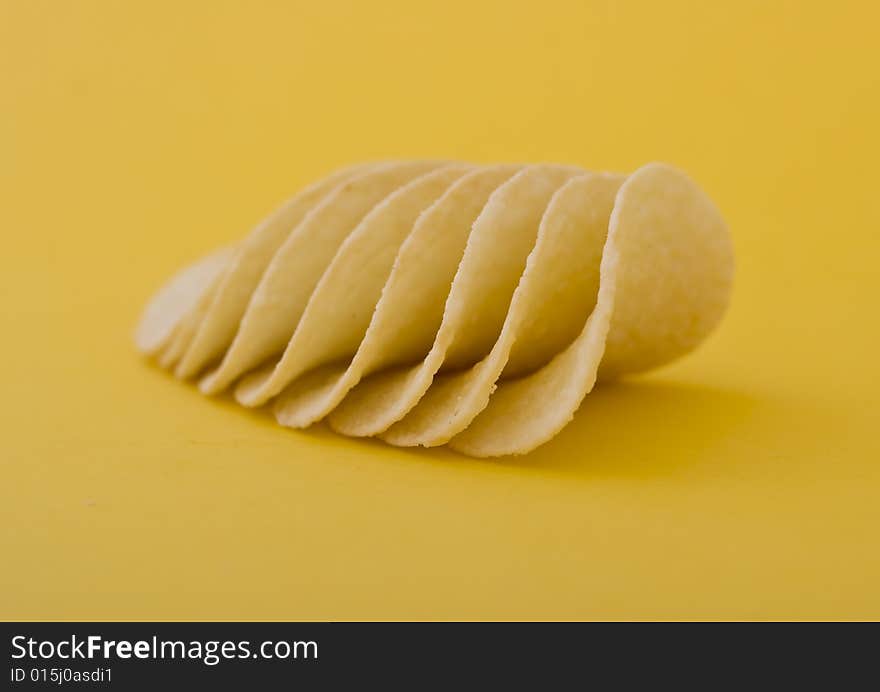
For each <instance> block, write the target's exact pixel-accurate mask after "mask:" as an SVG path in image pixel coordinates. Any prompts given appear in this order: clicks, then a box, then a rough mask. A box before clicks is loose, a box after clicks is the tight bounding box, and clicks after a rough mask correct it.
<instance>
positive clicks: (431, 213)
mask: <svg viewBox="0 0 880 692" xmlns="http://www.w3.org/2000/svg"><path fill="white" fill-rule="evenodd" d="M518 169H519V167H518V166H512V165H506V166H490V167H486V168H483V169H478V170H475V171H473V172H471V173H469V174H467V175H465V176H464V177H462V178H460V179H459V180H458V181H456V182H455V183H454V184H453V185H452V186H451V187H450V188H449V189H448V190H447V191H446V192H445V193H444V194H443V195H442V196H441V197H440V198H439V199H438V200H437V201H435V202H434V204H432V205H431V206H430V207H429V208H428V209H426V210H425V211H424V213H422V215H421V216H419V218H418V220H417V221H416V223H415V226H414V227H413V230H412V232H411V233H410V234H409V236H407V238H406V240H405V241H404V243H403V245H402V246H401V248H400V251H399V252H398V253H397V257H396V258H395V260H394V266H393V268H392V270H391V275H390V277H389V278H388V282H387V283H386V284H385V287H384V288H383V289H382V296H381V298H380V299H379V303H378V305H377V306H376V310H375V312H374V313H373V316H372V318H371V320H370V325H369V327H368V328H367V332H366V334H365V335H364V338H363V340H362V341H361V342H360V345H359V346H358V350H357V353H355V355H354V358H352V360H351V362H350V363H348V364H342V365H338V366H332V365H331V366H328V367H326V368H322V369H320V370H316V371H314V372H312V373H309V374H308V375H304V376H303V377H301V378H299V379H298V380H296V381H294V382H293V383H292V384H291V385H290V386H289V387H288V388H287V389H285V391H284V392H282V394H281V395H279V397H278V399H277V401H276V405H275V415H276V417H277V418H278V420H279V421H280V422H282V423H283V424H284V425H288V426H293V427H304V426H306V425H310V424H311V423H313V422H315V421H317V420H320V419H321V418H323V417H324V416H325V415H327V414H328V413H329V412H330V411H332V410H333V409H334V408H335V407H336V406H337V405H338V404H339V403H340V402H341V401H342V399H343V397H344V396H345V395H346V394H347V393H348V392H349V391H350V390H351V388H352V387H354V386H355V385H356V384H357V383H358V382H359V381H360V379H361V378H362V377H363V376H364V375H367V374H369V373H372V372H375V371H378V370H380V369H382V368H386V367H389V366H395V365H403V364H409V363H412V362H415V361H419V360H422V359H423V358H424V357H425V356H426V355H427V353H428V350H429V349H430V348H431V344H432V342H433V340H434V335H435V334H436V333H437V329H438V328H439V327H440V322H441V321H442V319H443V306H444V304H445V303H446V297H447V295H448V294H449V286H450V284H451V283H452V279H453V278H454V277H455V271H456V269H457V268H458V265H459V263H460V262H461V257H462V254H463V253H464V247H465V244H466V243H467V239H468V235H469V234H470V230H471V226H472V224H473V222H474V221H475V220H476V218H477V216H478V215H479V213H480V211H482V209H483V206H484V205H485V204H486V201H487V200H488V198H489V195H490V194H491V193H492V192H493V191H494V190H495V189H496V188H497V187H498V186H499V185H501V184H502V183H503V182H504V181H505V180H507V179H508V178H510V177H511V176H512V175H513V174H514V173H516V171H517V170H518ZM337 423H338V421H337ZM343 424H344V423H343Z"/></svg>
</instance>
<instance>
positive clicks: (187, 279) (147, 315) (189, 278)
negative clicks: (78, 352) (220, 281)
mask: <svg viewBox="0 0 880 692" xmlns="http://www.w3.org/2000/svg"><path fill="white" fill-rule="evenodd" d="M232 254H233V251H232V248H223V249H221V250H217V251H216V252H212V253H211V254H210V255H207V256H206V257H203V258H202V259H200V260H198V261H197V262H194V263H193V264H191V265H189V266H187V267H185V268H183V269H181V270H180V271H179V272H178V273H177V274H175V275H174V276H173V277H172V278H171V279H170V280H169V281H167V282H166V283H165V285H164V286H162V288H160V289H159V291H157V292H156V294H155V295H154V296H153V297H152V298H151V299H150V302H149V303H147V307H146V308H145V309H144V312H143V314H142V316H141V319H140V321H139V322H138V326H137V328H136V330H135V336H134V342H135V346H137V348H138V350H139V351H141V353H144V354H145V355H156V354H158V353H159V352H160V351H162V350H163V349H165V348H166V347H167V346H168V345H169V343H170V342H171V340H172V339H173V336H174V333H175V331H176V329H177V328H178V327H179V325H180V322H181V320H183V318H184V317H185V316H186V315H187V314H189V313H190V311H192V310H193V309H194V308H195V306H196V304H197V303H198V302H199V301H200V300H202V299H203V296H204V295H205V293H206V292H207V291H209V290H210V288H211V286H212V285H213V284H214V282H215V280H216V279H217V277H218V276H220V274H221V273H222V272H223V270H224V269H225V268H226V267H227V266H228V265H229V261H230V259H231V257H232Z"/></svg>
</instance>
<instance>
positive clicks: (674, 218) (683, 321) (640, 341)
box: [450, 164, 733, 457]
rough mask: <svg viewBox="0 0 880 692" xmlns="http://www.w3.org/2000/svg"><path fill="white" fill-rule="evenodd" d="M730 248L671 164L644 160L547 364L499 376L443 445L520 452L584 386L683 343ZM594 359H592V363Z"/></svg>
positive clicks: (681, 348)
mask: <svg viewBox="0 0 880 692" xmlns="http://www.w3.org/2000/svg"><path fill="white" fill-rule="evenodd" d="M732 280H733V250H732V246H731V243H730V237H729V235H728V232H727V228H726V226H725V224H724V221H723V219H722V218H721V215H720V214H719V213H718V210H717V209H716V208H715V206H714V205H713V204H712V202H711V201H710V200H709V199H708V197H706V195H705V194H703V192H702V191H701V190H700V189H699V188H698V187H697V186H696V185H695V184H694V183H693V182H692V181H691V180H690V179H689V178H687V176H685V175H684V174H683V173H681V172H680V171H677V170H676V169H674V168H672V167H670V166H666V165H663V164H650V165H648V166H644V167H643V168H640V169H639V170H638V171H636V172H635V173H634V174H633V175H632V176H630V177H629V178H628V179H627V181H626V182H625V183H624V184H623V186H622V187H621V189H620V191H619V192H618V194H617V198H616V200H615V205H614V211H613V212H612V215H611V221H610V227H609V232H608V239H607V241H606V245H605V249H604V253H603V256H602V263H601V269H600V286H599V294H598V300H597V303H596V308H595V309H594V310H593V312H592V314H591V315H590V317H589V319H588V320H587V322H586V324H585V326H584V329H583V331H582V332H581V334H580V336H578V338H577V339H576V340H575V341H574V342H573V343H572V344H571V345H570V346H569V347H568V348H567V349H566V350H565V351H563V352H562V353H561V354H559V355H558V356H557V357H556V358H554V359H553V360H552V361H551V362H550V363H549V364H548V365H547V366H545V367H544V368H541V369H540V370H538V371H537V372H535V373H534V374H532V375H529V376H527V377H524V378H522V379H519V380H514V381H511V382H503V383H501V384H500V385H499V387H498V389H497V391H496V392H495V393H494V394H493V396H492V398H491V399H490V401H489V404H488V406H487V407H486V408H485V409H484V410H483V412H482V413H481V414H480V415H479V416H477V417H476V419H474V421H473V422H472V423H471V425H470V426H469V427H468V428H467V429H466V430H464V431H463V432H461V433H459V434H458V435H457V436H456V437H454V438H453V439H452V441H451V442H450V446H451V447H452V448H453V449H456V450H458V451H460V452H463V453H465V454H469V455H472V456H480V457H486V456H500V455H505V454H525V453H526V452H529V451H531V450H532V449H534V448H535V447H537V446H539V445H541V444H543V443H544V442H546V441H547V440H549V439H551V438H552V437H553V436H554V435H556V434H557V433H558V432H559V431H560V430H561V429H562V428H563V427H564V426H565V425H566V424H567V423H568V422H569V421H570V420H571V418H572V417H573V416H574V413H575V411H576V410H577V408H578V407H579V406H580V404H581V401H582V400H583V398H584V396H586V395H587V394H588V393H589V391H590V390H591V389H592V387H593V385H594V383H595V381H596V376H597V371H598V372H600V373H602V374H603V376H608V377H614V376H617V375H620V374H623V373H626V372H634V371H638V370H643V369H646V368H649V367H654V366H657V365H660V364H663V363H666V362H668V361H670V360H673V359H674V358H677V357H679V356H681V355H683V354H685V353H687V352H688V351H690V350H692V349H693V348H694V347H695V346H696V345H697V344H698V343H700V342H701V341H702V340H703V339H704V338H705V337H706V336H707V335H708V334H709V333H710V332H711V331H712V329H713V328H714V327H715V326H716V325H717V323H718V322H719V321H720V319H721V317H722V315H723V314H724V311H725V309H726V307H727V303H728V300H729V297H730V290H731V285H732ZM600 363H601V365H600Z"/></svg>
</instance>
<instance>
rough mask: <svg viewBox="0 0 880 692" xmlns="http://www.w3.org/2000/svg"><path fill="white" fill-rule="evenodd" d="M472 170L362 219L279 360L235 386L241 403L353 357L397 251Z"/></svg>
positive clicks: (416, 188) (424, 183) (454, 169)
mask: <svg viewBox="0 0 880 692" xmlns="http://www.w3.org/2000/svg"><path fill="white" fill-rule="evenodd" d="M471 168H472V167H471V166H469V165H466V164H451V165H448V166H445V167H443V168H441V169H439V170H435V171H432V172H430V173H426V174H425V175H423V176H421V177H419V178H416V179H415V180H413V181H412V182H410V183H409V184H408V185H405V186H403V187H401V188H399V189H398V190H396V191H395V192H393V193H392V194H390V195H389V196H388V197H387V198H386V199H385V200H383V201H382V202H381V203H380V204H378V205H377V206H376V207H375V208H373V209H372V210H371V211H370V213H369V214H367V216H366V217H364V220H363V221H362V222H361V223H360V224H359V225H358V227H357V228H356V229H355V230H354V231H352V233H351V235H350V236H349V237H348V238H346V240H345V242H344V243H343V244H342V246H341V247H340V248H339V251H338V252H337V253H336V256H335V257H334V258H333V261H332V262H331V263H330V266H329V267H328V268H327V271H326V272H325V273H324V275H323V276H322V277H321V279H320V281H319V282H318V285H317V286H316V287H315V291H314V293H313V294H312V295H311V297H310V298H309V301H308V305H307V306H306V308H305V310H304V311H303V314H302V319H301V320H300V322H299V324H298V325H297V327H296V331H294V333H293V336H291V338H290V342H289V343H288V344H287V348H286V349H285V350H284V354H283V355H282V356H281V359H280V360H279V361H278V362H277V363H275V364H270V365H269V366H267V367H264V368H262V369H261V370H259V371H258V372H256V373H252V374H250V375H248V376H246V377H245V378H244V379H243V380H242V381H241V382H240V383H239V385H238V387H236V389H235V398H236V399H237V400H238V402H239V403H240V404H243V405H245V406H260V405H261V404H264V403H265V402H266V401H268V400H269V399H271V398H272V397H274V396H275V395H276V394H278V393H279V392H280V391H281V390H282V389H283V388H284V387H285V386H287V384H288V383H290V382H291V381H292V380H293V379H294V378H296V377H298V376H300V375H301V374H303V373H305V372H307V371H309V370H311V369H313V368H315V367H318V366H320V365H324V364H327V363H332V362H333V361H335V360H339V359H341V358H346V357H348V358H350V357H351V356H353V355H354V353H355V351H356V350H357V347H358V344H359V343H360V342H361V340H362V339H363V337H364V333H365V332H366V330H367V327H368V325H369V323H370V318H371V316H372V314H373V311H374V310H375V308H376V303H377V302H378V300H379V297H380V295H381V293H382V287H383V286H384V285H385V282H386V281H387V280H388V275H389V274H390V273H391V267H392V266H393V264H394V258H395V257H396V256H397V251H398V250H399V248H400V245H401V244H402V243H403V241H404V240H405V239H406V236H407V235H408V234H409V232H410V231H411V230H412V228H413V225H414V224H415V222H416V219H417V218H418V217H419V214H421V213H422V212H423V211H424V210H425V209H426V208H427V207H429V206H430V205H431V204H433V203H434V201H435V200H436V199H437V198H438V197H440V195H442V194H443V193H444V192H445V191H446V189H447V188H448V187H449V186H450V185H451V184H452V183H453V182H454V181H455V180H457V179H458V178H460V177H461V176H462V175H464V174H465V173H466V172H467V171H468V170H470V169H471Z"/></svg>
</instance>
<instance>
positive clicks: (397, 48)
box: [0, 0, 880, 619]
mask: <svg viewBox="0 0 880 692" xmlns="http://www.w3.org/2000/svg"><path fill="white" fill-rule="evenodd" d="M878 23H880V11H878V10H877V8H876V6H874V5H872V4H871V3H868V2H835V3H831V4H829V3H796V2H790V3H789V2H785V3H782V2H778V3H768V2H763V1H755V2H743V1H737V2H729V3H714V2H696V0H694V1H693V2H684V3H683V2H640V3H635V2H630V3H627V2H612V1H611V0H609V1H608V2H578V1H575V0H572V2H568V3H558V2H552V1H551V2H540V3H535V2H514V1H512V0H499V1H498V2H493V3H483V2H474V1H473V0H462V1H458V0H456V1H454V2H453V1H451V0H445V1H444V2H436V3H423V2H410V1H400V2H394V3H391V2H361V3H354V2H313V3H309V4H298V3H246V2H243V1H242V2H225V3H220V2H205V3H178V2H149V3H147V2H142V3H122V2H109V1H108V2H54V1H49V0H43V1H37V0H21V1H16V2H11V1H10V0H2V2H0V229H2V234H3V235H2V239H3V243H2V251H0V287H2V288H0V291H2V302H0V320H2V322H0V334H2V342H0V343H2V346H0V349H2V350H0V353H2V361H0V378H2V379H0V381H2V403H0V420H2V442H0V445H2V447H0V450H2V480H0V535H2V543H0V554H2V568H0V616H3V617H6V618H92V619H98V618H113V619H126V618H173V619H180V618H182V619H186V618H211V619H220V618H273V619H286V618H320V619H324V618H332V619H338V618H667V617H674V618H711V617H723V618H751V617H760V618H773V617H778V618H877V617H880V587H878V584H880V547H878V543H880V541H878V530H880V492H878V491H880V441H878V440H880V412H878V409H880V405H878V393H880V377H878V376H880V368H878V362H880V355H878V354H880V338H878V337H880V328H878V314H880V309H878V302H880V301H878V298H880V286H878V280H877V276H878V272H880V270H878V267H880V264H878V261H880V233H878V228H880V211H878V210H880V204H878V199H880V187H878V173H877V170H878V168H877V166H878V161H880V130H878V126H877V124H878V122H880V76H878V75H880V51H878V48H877V40H876V29H877V26H878ZM420 156H425V157H428V156H442V157H450V158H453V157H460V158H465V159H472V160H477V161H494V160H549V161H565V162H572V163H577V164H581V165H584V166H587V167H591V168H596V169H614V170H630V169H633V168H635V167H636V166H638V165H639V164H641V163H643V162H646V161H650V160H655V159H656V160H665V161H669V162H671V163H674V164H677V165H679V166H681V167H682V168H684V169H685V170H687V171H688V172H689V173H691V174H692V175H693V176H694V178H695V179H696V180H698V181H699V182H700V183H701V184H702V185H703V186H704V187H705V189H706V190H707V191H708V192H709V193H710V194H711V195H712V196H713V198H714V199H715V200H716V202H717V203H718V205H719V206H720V208H721V209H722V211H723V212H724V214H725V216H726V218H727V219H728V221H729V223H730V226H731V228H732V231H733V234H734V241H735V244H736V247H737V252H738V276H737V285H736V289H735V294H734V303H733V307H732V310H731V312H730V314H729V315H728V318H727V319H726V321H725V322H724V323H723V325H722V327H721V329H720V330H719V331H718V332H717V333H716V334H715V335H714V336H713V337H712V338H711V340H710V341H709V342H708V343H707V344H706V345H705V347H704V348H702V349H701V350H700V351H699V352H698V353H696V354H695V355H693V356H692V357H689V358H687V359H686V360H684V361H682V362H680V363H679V364H676V365H674V366H671V367H668V368H666V369H664V370H662V371H660V372H658V373H656V374H654V375H650V376H647V377H644V378H639V379H634V380H632V381H630V382H628V383H626V384H622V385H618V386H608V387H605V388H602V389H600V390H599V391H597V392H595V393H594V394H593V395H591V396H590V397H589V399H588V401H587V402H586V403H585V405H584V406H583V407H582V409H581V412H580V413H579V414H578V416H577V417H576V419H575V421H574V422H573V423H572V424H571V425H570V426H569V427H568V428H567V429H566V430H565V431H564V432H563V433H562V434H561V435H560V436H559V437H558V438H557V439H555V440H554V441H553V442H552V443H550V444H548V445H546V446H545V447H543V448H541V449H540V450H539V451H537V452H536V453H533V454H532V455H530V456H528V457H526V458H522V459H512V460H506V461H500V462H499V461H488V462H487V461H474V460H469V459H466V458H462V457H457V456H455V455H454V454H452V453H450V452H446V451H433V452H430V451H429V452H423V451H414V450H400V449H392V448H389V447H386V446H384V445H383V444H381V443H376V442H360V441H357V440H350V439H346V438H343V437H338V436H335V435H333V434H332V433H329V432H327V431H324V430H320V429H318V430H314V431H309V432H305V433H301V432H293V431H289V430H283V429H281V428H279V427H278V426H276V424H275V423H274V421H273V420H271V418H270V417H269V416H268V415H266V414H261V413H252V412H247V411H244V410H242V409H241V408H240V407H238V406H236V405H234V404H232V403H229V402H224V401H215V400H210V399H206V398H204V397H202V396H201V395H200V394H198V393H197V391H196V390H195V389H194V388H192V387H187V386H183V385H181V384H180V383H178V382H176V381H174V380H173V379H172V378H169V377H168V376H167V375H166V374H165V373H163V372H160V371H158V370H157V369H155V368H153V367H151V366H149V365H148V364H146V363H144V362H143V361H142V360H141V359H140V358H138V357H137V356H136V355H135V352H134V348H133V347H132V344H131V330H132V327H133V325H134V323H135V320H136V318H137V316H138V314H139V311H140V310H141V307H142V304H143V302H144V301H145V299H146V298H147V297H148V296H149V295H150V293H151V292H152V291H153V290H154V289H155V288H156V287H157V286H158V285H159V283H161V281H162V280H164V278H165V277H166V276H167V275H169V274H170V273H171V272H172V271H173V270H174V269H175V268H176V267H178V266H180V265H181V264H183V263H185V262H187V261H189V260H191V259H192V258H194V257H196V256H198V255H199V254H201V253H203V252H204V251H206V250H207V249H209V248H213V247H215V246H218V245H220V244H222V243H224V242H226V241H229V240H232V239H235V238H238V237H240V236H242V235H243V234H244V233H245V232H246V231H247V230H248V228H249V227H250V226H251V224H252V223H253V222H256V221H257V220H258V219H259V218H261V217H262V216H263V215H264V214H265V213H266V212H268V211H269V210H270V209H271V208H272V206H273V205H274V204H275V203H276V202H278V201H280V200H281V199H283V198H284V197H286V196H287V195H288V194H290V193H292V192H293V191H294V190H296V189H297V188H298V187H299V186H300V185H302V184H303V183H305V182H307V181H310V180H312V179H315V178H317V177H318V176H319V175H321V174H323V173H324V172H326V171H329V170H331V169H333V168H335V167H337V166H339V165H341V164H344V163H347V162H351V161H357V160H363V159H371V158H380V157H381V158H395V157H420Z"/></svg>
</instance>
